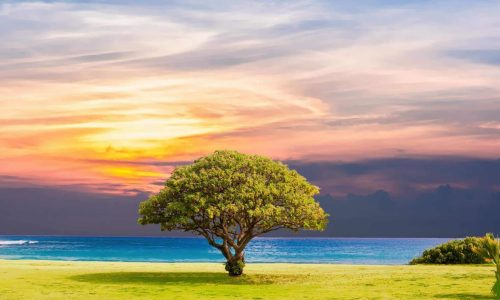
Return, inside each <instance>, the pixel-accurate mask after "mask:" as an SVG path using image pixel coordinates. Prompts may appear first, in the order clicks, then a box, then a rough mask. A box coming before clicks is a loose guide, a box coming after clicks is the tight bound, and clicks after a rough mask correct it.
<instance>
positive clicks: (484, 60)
mask: <svg viewBox="0 0 500 300" xmlns="http://www.w3.org/2000/svg"><path fill="white" fill-rule="evenodd" d="M448 55H449V56H451V57H454V58H458V59H463V60H468V61H471V62H475V63H480V64H486V65H493V66H497V65H500V49H478V50H454V51H449V52H448Z"/></svg>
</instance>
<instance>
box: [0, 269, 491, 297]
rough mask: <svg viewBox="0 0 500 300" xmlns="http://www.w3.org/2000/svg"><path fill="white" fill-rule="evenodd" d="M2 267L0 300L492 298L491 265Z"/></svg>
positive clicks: (0, 271) (0, 273) (0, 272)
mask: <svg viewBox="0 0 500 300" xmlns="http://www.w3.org/2000/svg"><path fill="white" fill-rule="evenodd" d="M245 271H246V275H245V276H242V277H241V278H229V277H228V276H227V275H226V274H225V272H224V267H223V266H222V264H208V263H207V264H205V263H203V264H202V263H196V264H191V263H189V264H188V263H175V264H170V263H121V262H120V263H112V262H55V261H22V260H19V261H15V260H0V299H66V300H67V299H131V298H143V299H223V298H234V299H430V298H436V299H490V294H489V291H490V288H491V286H492V284H493V281H494V278H493V277H494V276H493V274H492V268H491V267H490V266H464V265H460V266H353V265H302V264H300V265H299V264H248V265H247V268H246V269H245Z"/></svg>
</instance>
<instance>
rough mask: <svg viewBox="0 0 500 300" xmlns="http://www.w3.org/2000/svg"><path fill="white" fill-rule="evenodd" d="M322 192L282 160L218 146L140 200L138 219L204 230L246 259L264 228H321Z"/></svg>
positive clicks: (228, 252) (234, 257) (230, 257)
mask: <svg viewBox="0 0 500 300" xmlns="http://www.w3.org/2000/svg"><path fill="white" fill-rule="evenodd" d="M318 193H319V189H318V187H316V186H314V185H311V184H310V183H309V182H307V180H306V179H305V178H304V177H302V176H301V175H300V174H299V173H297V172H296V171H294V170H290V169H289V168H288V167H287V166H286V165H284V164H282V163H280V162H276V161H273V160H271V159H269V158H266V157H262V156H258V155H246V154H242V153H238V152H236V151H216V152H215V153H213V154H212V155H209V156H206V157H203V158H200V159H198V160H196V161H195V162H194V163H193V164H191V165H188V166H182V167H178V168H176V169H175V170H174V172H173V173H172V176H171V177H170V178H169V179H168V180H167V181H166V183H165V187H164V188H163V189H162V190H161V191H160V192H159V193H158V194H157V195H153V196H151V197H150V198H149V199H148V200H146V201H144V202H142V203H141V205H140V208H139V214H140V218H139V220H138V221H139V223H140V224H160V226H161V230H183V231H188V232H193V233H196V234H199V235H202V236H204V237H205V238H206V239H207V240H208V243H209V244H210V245H211V246H213V247H215V248H217V249H219V250H220V251H221V253H222V254H223V255H224V257H225V258H226V259H227V261H228V262H232V261H239V260H241V261H243V260H244V249H245V247H246V245H247V244H248V243H249V242H250V240H252V239H253V238H254V237H257V236H260V235H262V234H264V233H267V232H270V231H274V230H277V229H281V228H284V229H290V230H293V231H298V230H300V229H308V230H323V229H324V228H325V227H326V224H327V221H328V218H327V217H328V215H327V214H326V213H325V212H324V211H323V209H322V208H321V207H320V206H319V204H318V203H317V202H316V201H315V200H314V198H313V197H314V195H316V194H318ZM241 268H243V267H241ZM230 269H231V268H230Z"/></svg>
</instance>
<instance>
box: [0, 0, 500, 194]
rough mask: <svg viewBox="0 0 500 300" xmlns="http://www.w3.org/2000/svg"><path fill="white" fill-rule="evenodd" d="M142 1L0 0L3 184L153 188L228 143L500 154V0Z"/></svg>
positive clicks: (344, 153)
mask: <svg viewBox="0 0 500 300" xmlns="http://www.w3.org/2000/svg"><path fill="white" fill-rule="evenodd" d="M140 2H141V4H139V3H140ZM140 2H136V3H137V4H133V3H134V2H132V1H131V2H130V4H129V5H121V6H117V5H113V4H112V3H108V4H104V3H100V2H99V1H96V2H93V1H91V2H88V3H84V2H78V1H77V2H71V3H62V2H10V1H7V2H2V4H0V37H1V40H2V43H1V44H0V95H1V96H0V104H1V107H2V109H1V111H0V151H1V153H2V156H1V158H0V175H2V176H4V177H5V178H4V179H3V180H2V181H1V182H0V184H2V185H7V186H12V185H14V186H15V185H38V184H43V185H58V186H68V187H77V188H82V189H91V190H101V191H104V192H110V193H129V192H133V191H134V190H144V191H154V190H156V189H157V188H158V184H159V183H158V182H159V181H160V182H161V180H164V179H165V178H166V177H168V175H169V174H170V172H171V171H172V169H173V168H174V167H175V165H177V164H179V163H182V162H185V161H190V160H193V159H195V158H197V157H199V156H201V155H204V154H207V153H209V152H212V151H214V150H216V149H235V150H239V151H243V152H252V153H259V154H266V155H269V156H272V157H273V158H276V159H281V160H310V161H319V160H329V161H355V160H360V159H370V158H382V157H394V156H397V157H399V156H401V157H406V156H466V157H484V158H497V157H499V156H500V114H499V111H500V100H499V97H500V68H499V65H500V64H499V61H500V55H499V54H498V53H499V52H498V51H499V50H498V49H500V44H499V42H498V41H500V36H498V34H499V32H500V30H499V28H500V27H499V23H498V15H496V14H492V13H487V12H491V11H492V10H497V11H499V10H500V3H496V2H484V3H483V4H480V3H479V2H478V4H477V5H475V7H474V9H468V8H467V5H466V4H465V3H464V4H458V5H457V6H456V10H454V11H448V20H447V22H446V23H445V24H443V23H442V22H441V21H442V20H440V18H439V15H438V14H437V13H436V12H439V11H441V10H444V9H448V8H449V7H446V6H441V5H439V4H437V3H433V2H422V3H421V4H419V3H417V2H416V3H413V4H412V3H410V4H406V5H399V6H395V7H389V6H383V5H381V6H377V7H372V6H371V5H369V4H363V5H361V4H360V5H359V6H356V7H355V8H353V7H351V8H347V7H344V6H343V5H341V4H338V5H333V4H329V3H328V1H325V2H319V1H316V2H309V1H306V2H297V3H294V4H291V3H290V4H287V3H286V2H278V3H271V2H270V3H267V2H261V3H260V4H258V3H255V2H239V1H238V2H237V3H235V2H230V1H229V2H220V3H217V4H203V5H200V6H203V7H197V6H196V5H191V4H187V3H184V4H183V3H182V2H179V3H171V4H168V5H160V4H158V3H156V2H155V1H152V2H151V3H148V4H146V3H142V1H140ZM236 6H238V7H236ZM202 10H203V11H204V13H201V11H202ZM415 11H418V12H419V13H418V14H415ZM464 20H466V21H464ZM437 24H439V30H436V26H437Z"/></svg>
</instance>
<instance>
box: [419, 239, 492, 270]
mask: <svg viewBox="0 0 500 300" xmlns="http://www.w3.org/2000/svg"><path fill="white" fill-rule="evenodd" d="M480 240H481V238H477V237H466V238H465V239H462V240H453V241H449V242H446V243H444V244H441V245H438V246H436V247H434V248H432V249H427V250H425V251H424V252H423V253H422V256H419V257H417V258H414V259H413V260H412V261H410V264H412V265H416V264H446V265H448V264H483V263H485V261H484V259H483V258H482V257H481V255H479V254H478V253H476V252H474V248H475V247H477V246H478V245H479V242H480Z"/></svg>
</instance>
